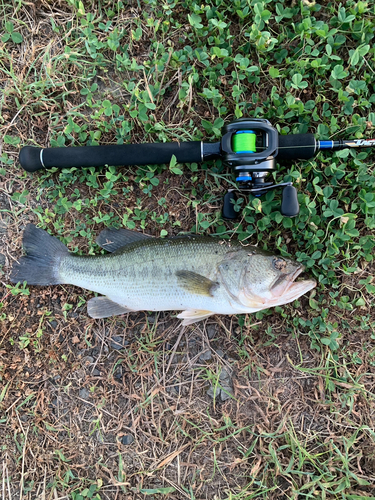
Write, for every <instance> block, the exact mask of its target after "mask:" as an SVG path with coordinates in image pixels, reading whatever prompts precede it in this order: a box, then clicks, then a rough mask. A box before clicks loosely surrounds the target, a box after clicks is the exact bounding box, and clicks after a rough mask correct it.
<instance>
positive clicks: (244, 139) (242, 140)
mask: <svg viewBox="0 0 375 500" xmlns="http://www.w3.org/2000/svg"><path fill="white" fill-rule="evenodd" d="M256 140H257V136H256V133H255V132H253V131H252V130H241V131H240V132H236V133H235V134H234V136H233V138H232V141H233V144H232V149H233V151H234V152H235V153H255V151H256Z"/></svg>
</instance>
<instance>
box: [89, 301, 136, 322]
mask: <svg viewBox="0 0 375 500" xmlns="http://www.w3.org/2000/svg"><path fill="white" fill-rule="evenodd" d="M129 312H132V309H127V308H126V307H124V306H120V305H119V304H116V302H113V301H112V300H111V299H109V298H108V297H94V298H92V299H90V300H89V301H88V302H87V313H88V315H89V316H90V317H91V318H95V319H98V318H109V317H110V316H119V315H120V314H126V313H129Z"/></svg>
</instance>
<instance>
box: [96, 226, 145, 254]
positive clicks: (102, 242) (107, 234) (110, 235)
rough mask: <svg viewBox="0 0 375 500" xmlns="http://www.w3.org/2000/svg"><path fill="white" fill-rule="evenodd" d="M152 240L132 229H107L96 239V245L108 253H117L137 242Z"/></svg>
mask: <svg viewBox="0 0 375 500" xmlns="http://www.w3.org/2000/svg"><path fill="white" fill-rule="evenodd" d="M148 238H152V236H148V235H147V234H143V233H138V232H137V231H131V230H130V229H125V228H121V229H113V228H112V229H111V228H106V229H103V231H102V232H101V233H100V234H99V235H98V237H97V238H96V243H97V244H98V245H99V246H101V247H102V248H104V250H107V252H115V251H116V250H118V249H119V248H122V247H124V246H125V245H128V244H129V243H134V242H135V241H140V240H146V239H148Z"/></svg>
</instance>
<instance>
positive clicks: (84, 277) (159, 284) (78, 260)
mask: <svg viewBox="0 0 375 500" xmlns="http://www.w3.org/2000/svg"><path fill="white" fill-rule="evenodd" d="M96 242H97V244H98V245H99V246H100V247H101V248H104V249H105V250H107V252H108V253H106V254H104V255H87V256H85V255H83V256H82V255H77V254H74V253H71V252H70V251H69V250H68V248H67V247H66V246H65V245H64V244H63V243H62V242H61V241H60V240H59V239H58V238H56V237H54V236H52V235H50V234H49V233H48V232H46V231H44V230H43V229H40V228H37V227H36V226H35V225H33V224H28V225H27V226H26V228H25V230H24V233H23V247H24V250H25V253H26V255H24V256H22V257H21V258H20V259H19V260H18V261H17V262H16V263H15V264H14V265H13V267H12V270H11V274H10V280H11V282H12V283H18V282H24V281H26V282H27V284H28V285H39V286H49V285H57V284H69V285H75V286H78V287H81V288H84V289H87V290H90V291H92V292H96V293H98V294H100V296H96V297H93V298H91V299H90V300H89V301H88V302H87V312H88V315H89V316H90V317H91V318H108V317H111V316H117V315H123V314H127V313H130V312H135V311H182V312H181V313H179V314H178V315H177V318H179V319H182V320H183V321H182V325H190V324H193V323H195V322H197V321H200V320H203V319H205V318H208V317H209V316H211V315H213V314H223V315H231V314H246V313H254V312H256V311H261V310H263V309H268V308H270V307H275V306H281V305H283V304H287V303H289V302H293V301H294V300H296V299H298V298H299V297H300V296H301V295H303V294H305V293H307V292H308V291H309V290H311V289H313V288H314V287H315V286H316V281H315V280H313V279H308V280H302V281H296V279H297V277H298V276H299V275H300V274H301V273H302V271H303V270H304V266H303V265H302V264H301V263H299V262H295V261H293V260H291V259H288V258H285V257H282V256H279V255H274V254H273V253H272V252H271V253H270V252H268V251H264V250H262V249H260V248H258V247H257V246H251V245H244V244H242V243H241V242H239V241H228V240H223V239H220V238H216V237H214V236H201V235H195V234H190V235H181V236H173V237H170V238H156V237H152V236H149V235H146V234H143V233H141V232H138V231H131V230H128V229H124V228H121V229H111V228H107V229H104V230H103V231H102V232H101V233H100V234H99V236H98V237H97V239H96Z"/></svg>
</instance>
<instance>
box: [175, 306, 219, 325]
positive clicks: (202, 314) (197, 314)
mask: <svg viewBox="0 0 375 500" xmlns="http://www.w3.org/2000/svg"><path fill="white" fill-rule="evenodd" d="M213 314H215V313H213V312H212V311H203V310H198V309H193V310H190V311H182V313H180V314H179V315H178V316H177V318H179V319H183V322H182V324H183V325H184V326H187V325H192V324H193V323H197V322H198V321H201V320H202V319H205V318H208V317H209V316H212V315H213Z"/></svg>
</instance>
